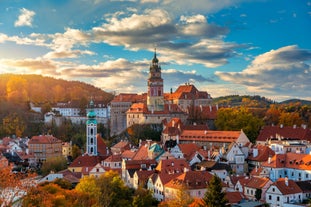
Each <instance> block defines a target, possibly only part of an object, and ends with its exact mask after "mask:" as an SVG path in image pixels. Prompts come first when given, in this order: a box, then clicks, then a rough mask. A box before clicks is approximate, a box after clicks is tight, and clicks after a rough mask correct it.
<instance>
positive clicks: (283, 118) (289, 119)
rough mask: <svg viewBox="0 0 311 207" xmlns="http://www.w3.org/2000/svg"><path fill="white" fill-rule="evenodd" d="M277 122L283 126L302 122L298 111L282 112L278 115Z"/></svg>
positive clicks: (298, 124)
mask: <svg viewBox="0 0 311 207" xmlns="http://www.w3.org/2000/svg"><path fill="white" fill-rule="evenodd" d="M279 123H280V124H283V125H284V126H293V125H297V126H300V125H301V124H302V123H303V120H302V119H301V117H300V115H299V113H298V112H282V113H281V115H280V119H279Z"/></svg>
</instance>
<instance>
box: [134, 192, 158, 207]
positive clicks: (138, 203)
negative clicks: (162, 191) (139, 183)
mask: <svg viewBox="0 0 311 207" xmlns="http://www.w3.org/2000/svg"><path fill="white" fill-rule="evenodd" d="M157 205H158V202H157V200H156V199H155V198H154V197H153V196H152V193H151V191H150V190H147V189H145V188H138V189H137V190H136V191H135V193H134V197H133V202H132V206H133V207H145V206H150V207H152V206H157Z"/></svg>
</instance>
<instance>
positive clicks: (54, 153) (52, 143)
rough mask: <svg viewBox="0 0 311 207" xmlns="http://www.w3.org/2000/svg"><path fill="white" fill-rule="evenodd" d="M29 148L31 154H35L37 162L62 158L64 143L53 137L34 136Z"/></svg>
mask: <svg viewBox="0 0 311 207" xmlns="http://www.w3.org/2000/svg"><path fill="white" fill-rule="evenodd" d="M28 147H29V153H33V154H34V156H35V158H36V160H37V161H45V160H47V159H49V158H52V157H61V156H62V141H61V140H59V139H57V138H56V137H53V136H52V135H40V136H33V137H32V138H31V139H30V140H29V142H28Z"/></svg>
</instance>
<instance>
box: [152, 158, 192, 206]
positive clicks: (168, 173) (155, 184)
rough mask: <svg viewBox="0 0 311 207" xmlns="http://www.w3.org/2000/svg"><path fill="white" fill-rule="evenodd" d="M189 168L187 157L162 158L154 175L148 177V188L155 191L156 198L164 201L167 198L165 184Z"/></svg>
mask: <svg viewBox="0 0 311 207" xmlns="http://www.w3.org/2000/svg"><path fill="white" fill-rule="evenodd" d="M188 169H190V166H189V164H188V163H187V161H186V160H185V159H169V160H160V161H159V163H158V165H157V166H156V168H155V173H154V175H152V176H150V178H149V179H148V183H147V189H149V190H151V191H152V192H153V196H154V198H156V199H157V200H158V201H163V200H164V199H165V188H164V186H165V184H166V183H168V182H169V181H170V180H172V179H173V178H176V177H177V176H179V175H181V174H182V173H183V172H184V171H185V170H188Z"/></svg>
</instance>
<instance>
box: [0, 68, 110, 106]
mask: <svg viewBox="0 0 311 207" xmlns="http://www.w3.org/2000/svg"><path fill="white" fill-rule="evenodd" d="M82 98H84V99H87V100H90V99H91V98H93V99H95V100H97V101H104V102H105V103H106V104H107V103H109V102H110V101H111V100H112V98H113V95H112V94H110V93H107V92H105V91H103V90H101V89H99V88H96V87H94V86H93V85H90V84H87V83H84V82H79V81H67V80H62V79H55V78H51V77H44V76H41V75H15V74H14V75H13V74H1V75H0V100H2V101H8V102H12V103H24V102H29V101H31V102H33V103H46V102H48V103H56V102H68V101H71V100H81V99H82Z"/></svg>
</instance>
